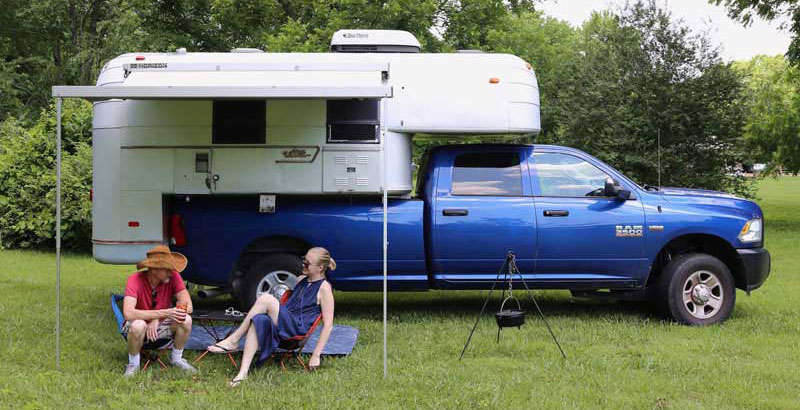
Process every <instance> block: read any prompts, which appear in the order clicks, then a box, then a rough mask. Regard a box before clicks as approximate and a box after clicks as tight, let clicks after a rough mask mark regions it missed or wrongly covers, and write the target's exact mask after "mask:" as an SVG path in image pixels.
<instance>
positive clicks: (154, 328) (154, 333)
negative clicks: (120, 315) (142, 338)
mask: <svg viewBox="0 0 800 410" xmlns="http://www.w3.org/2000/svg"><path fill="white" fill-rule="evenodd" d="M146 337H147V341H148V342H155V341H156V339H158V319H153V320H151V321H149V322H148V323H147V334H146Z"/></svg>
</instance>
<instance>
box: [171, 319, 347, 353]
mask: <svg viewBox="0 0 800 410" xmlns="http://www.w3.org/2000/svg"><path fill="white" fill-rule="evenodd" d="M207 327H208V328H209V329H211V326H207ZM214 329H215V330H216V331H217V334H218V335H220V336H225V335H226V334H228V331H229V330H230V329H231V326H214ZM321 331H322V326H319V327H318V328H317V330H316V331H315V332H314V334H312V335H311V338H310V339H308V343H306V345H305V346H304V347H303V353H308V354H311V353H312V352H313V351H314V347H315V346H316V345H317V340H319V334H320V332H321ZM244 339H245V338H242V340H240V341H239V350H242V349H244ZM357 341H358V329H356V328H354V327H350V326H345V325H334V326H333V331H331V337H330V338H329V339H328V343H326V344H325V349H323V350H322V354H324V355H327V356H347V355H349V354H350V353H352V352H353V347H355V345H356V342H357ZM211 344H214V338H213V337H212V336H211V334H209V333H208V332H207V331H206V330H205V329H203V328H202V327H201V326H198V325H192V334H191V335H189V340H188V341H186V347H184V348H185V349H189V350H206V347H207V346H208V345H211ZM170 347H171V346H169V345H168V346H164V348H170Z"/></svg>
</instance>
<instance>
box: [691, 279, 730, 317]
mask: <svg viewBox="0 0 800 410" xmlns="http://www.w3.org/2000/svg"><path fill="white" fill-rule="evenodd" d="M722 291H723V289H722V283H720V281H719V278H717V275H715V274H713V273H711V272H709V271H707V270H699V271H697V272H694V273H692V274H691V275H689V277H688V278H687V279H686V282H684V284H683V306H684V308H686V310H687V311H688V312H689V314H690V315H692V316H693V317H695V318H697V319H708V318H710V317H713V316H714V315H716V314H717V313H718V312H719V310H720V309H721V308H722V301H723V298H724V294H723V292H722Z"/></svg>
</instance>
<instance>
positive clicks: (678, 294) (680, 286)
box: [656, 253, 736, 325]
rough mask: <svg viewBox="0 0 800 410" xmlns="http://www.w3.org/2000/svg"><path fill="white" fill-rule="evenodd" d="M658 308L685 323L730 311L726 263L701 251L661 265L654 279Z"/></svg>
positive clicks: (718, 318) (717, 318)
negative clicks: (655, 279) (662, 268)
mask: <svg viewBox="0 0 800 410" xmlns="http://www.w3.org/2000/svg"><path fill="white" fill-rule="evenodd" d="M656 290H657V294H658V300H657V301H656V302H657V305H658V307H659V310H661V312H662V313H664V314H665V315H666V316H668V317H670V318H672V319H674V320H675V321H677V322H680V323H683V324H686V325H710V324H713V323H718V322H722V321H723V320H725V319H727V318H728V316H730V315H731V312H732V311H733V305H734V304H735V303H736V289H735V287H734V282H733V277H732V276H731V272H730V271H729V270H728V267H727V266H725V264H724V263H722V261H720V260H719V259H717V258H715V257H713V256H711V255H706V254H702V253H692V254H686V255H681V256H678V257H676V258H675V259H673V260H672V261H671V262H669V263H668V264H667V266H666V267H665V268H664V271H663V272H662V273H661V276H660V277H659V279H658V283H657V289H656Z"/></svg>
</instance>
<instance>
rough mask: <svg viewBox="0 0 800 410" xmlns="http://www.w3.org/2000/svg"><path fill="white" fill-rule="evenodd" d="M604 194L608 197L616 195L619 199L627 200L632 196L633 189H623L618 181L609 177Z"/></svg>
mask: <svg viewBox="0 0 800 410" xmlns="http://www.w3.org/2000/svg"><path fill="white" fill-rule="evenodd" d="M603 195H604V196H607V197H616V199H617V200H618V201H625V200H627V199H629V198H630V197H631V191H629V190H627V189H622V187H620V185H619V183H618V182H617V181H614V180H613V179H611V178H608V179H606V185H605V187H604V188H603Z"/></svg>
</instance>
